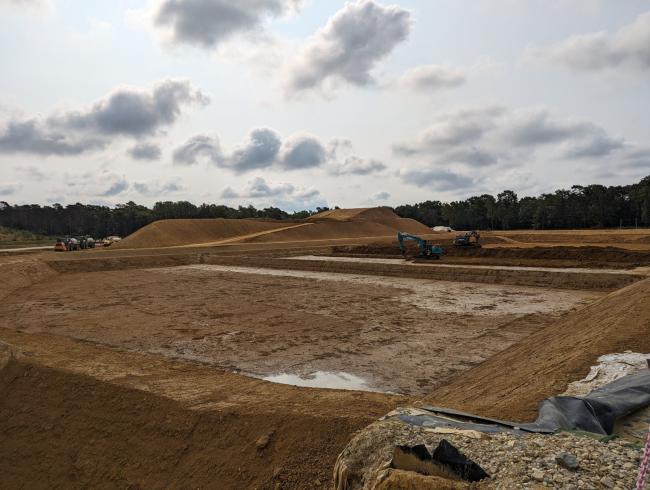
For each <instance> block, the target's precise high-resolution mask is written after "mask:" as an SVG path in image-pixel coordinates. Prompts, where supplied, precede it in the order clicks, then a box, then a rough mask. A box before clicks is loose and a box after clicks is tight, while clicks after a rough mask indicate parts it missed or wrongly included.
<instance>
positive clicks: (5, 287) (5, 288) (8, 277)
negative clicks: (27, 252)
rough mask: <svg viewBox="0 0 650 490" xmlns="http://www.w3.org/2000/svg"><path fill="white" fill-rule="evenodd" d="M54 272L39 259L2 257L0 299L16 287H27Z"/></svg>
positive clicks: (0, 265)
mask: <svg viewBox="0 0 650 490" xmlns="http://www.w3.org/2000/svg"><path fill="white" fill-rule="evenodd" d="M54 274H56V272H55V271H54V269H52V268H51V267H50V266H48V265H47V264H45V263H44V262H42V261H40V260H36V259H32V258H25V257H16V258H13V257H7V258H2V259H0V279H1V280H0V300H2V299H4V298H6V297H8V296H9V295H10V294H11V293H13V292H14V291H16V290H17V289H21V288H27V287H29V286H31V285H32V284H35V283H37V282H40V281H42V280H43V279H45V278H47V277H50V276H52V275H54Z"/></svg>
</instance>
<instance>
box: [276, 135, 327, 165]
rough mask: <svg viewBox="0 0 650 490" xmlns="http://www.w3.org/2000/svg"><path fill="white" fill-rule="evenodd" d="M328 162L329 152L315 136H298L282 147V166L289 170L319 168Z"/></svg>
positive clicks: (290, 138)
mask: <svg viewBox="0 0 650 490" xmlns="http://www.w3.org/2000/svg"><path fill="white" fill-rule="evenodd" d="M326 161H327V150H326V149H325V147H324V146H323V144H322V143H321V142H320V141H319V140H318V138H316V137H315V136H311V135H307V134H303V135H301V134H298V135H293V136H291V137H289V138H288V139H287V140H286V141H285V142H284V144H283V145H282V154H281V155H280V166H281V167H283V168H285V169H287V170H294V169H301V168H313V167H319V166H321V165H322V164H324V163H325V162H326Z"/></svg>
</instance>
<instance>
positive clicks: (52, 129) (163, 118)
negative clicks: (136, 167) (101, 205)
mask: <svg viewBox="0 0 650 490" xmlns="http://www.w3.org/2000/svg"><path fill="white" fill-rule="evenodd" d="M207 103H208V98H207V96H206V95H205V94H203V93H202V92H201V91H200V90H197V89H195V88H194V87H193V86H192V85H191V84H190V83H189V82H187V81H183V80H165V81H163V82H160V83H157V84H156V85H154V86H153V87H151V88H149V89H146V90H143V89H137V88H132V87H122V88H119V89H116V90H114V91H113V92H111V93H110V94H108V95H107V96H106V97H104V98H102V99H100V100H99V101H97V102H96V103H94V104H93V105H92V106H91V107H88V108H86V109H83V110H76V111H70V110H68V111H63V112H57V113H54V114H51V115H49V116H48V117H45V118H36V117H32V118H20V117H13V118H10V119H9V120H7V121H4V122H2V123H0V153H31V154H36V155H43V156H48V155H60V156H61V155H79V154H82V153H86V152H89V151H93V150H98V149H102V148H104V147H106V146H107V145H108V144H110V143H111V141H112V140H113V139H115V138H118V137H131V138H138V137H142V136H145V135H153V134H156V133H157V132H159V131H160V130H162V129H163V128H165V127H167V126H170V125H172V124H174V123H175V122H176V120H177V119H178V118H179V117H180V115H181V112H182V110H183V108H184V107H185V106H187V105H191V104H199V105H204V104H207Z"/></svg>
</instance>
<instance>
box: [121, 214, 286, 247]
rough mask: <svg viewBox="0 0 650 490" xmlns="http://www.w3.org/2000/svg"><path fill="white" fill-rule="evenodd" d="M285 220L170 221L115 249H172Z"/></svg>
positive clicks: (146, 229)
mask: <svg viewBox="0 0 650 490" xmlns="http://www.w3.org/2000/svg"><path fill="white" fill-rule="evenodd" d="M290 225H291V223H289V222H286V221H273V220H253V219H222V218H219V219H173V220H171V219H170V220H161V221H156V222H154V223H151V224H149V225H147V226H145V227H144V228H141V229H139V230H138V231H136V232H135V233H133V234H131V235H129V236H128V237H126V238H125V239H124V240H122V241H121V242H120V243H119V244H115V245H114V247H115V248H156V247H176V246H183V245H193V244H206V243H212V242H218V241H221V240H226V239H230V238H235V237H239V236H246V235H252V234H256V233H261V232H267V231H271V230H274V229H278V228H285V227H287V226H290Z"/></svg>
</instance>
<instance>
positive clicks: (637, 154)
mask: <svg viewBox="0 0 650 490" xmlns="http://www.w3.org/2000/svg"><path fill="white" fill-rule="evenodd" d="M623 162H624V165H625V166H627V167H630V168H638V169H640V170H643V171H644V172H646V173H647V170H648V169H649V168H650V147H646V148H634V149H631V150H629V151H627V152H626V154H625V157H624V159H623Z"/></svg>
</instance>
